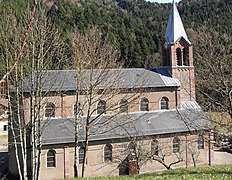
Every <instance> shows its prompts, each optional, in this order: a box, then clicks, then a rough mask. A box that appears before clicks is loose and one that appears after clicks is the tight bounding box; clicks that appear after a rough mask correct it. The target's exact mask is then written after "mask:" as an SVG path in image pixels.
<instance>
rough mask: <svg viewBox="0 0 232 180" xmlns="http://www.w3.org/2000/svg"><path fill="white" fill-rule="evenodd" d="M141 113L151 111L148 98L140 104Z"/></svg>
mask: <svg viewBox="0 0 232 180" xmlns="http://www.w3.org/2000/svg"><path fill="white" fill-rule="evenodd" d="M140 111H149V101H148V99H147V98H143V99H142V100H141V102H140Z"/></svg>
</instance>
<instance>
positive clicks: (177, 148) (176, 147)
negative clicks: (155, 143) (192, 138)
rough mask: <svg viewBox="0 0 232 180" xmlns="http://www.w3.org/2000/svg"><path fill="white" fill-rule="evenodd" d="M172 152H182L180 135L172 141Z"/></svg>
mask: <svg viewBox="0 0 232 180" xmlns="http://www.w3.org/2000/svg"><path fill="white" fill-rule="evenodd" d="M172 152H173V153H178V152H180V139H179V138H178V137H175V138H174V139H173V141H172Z"/></svg>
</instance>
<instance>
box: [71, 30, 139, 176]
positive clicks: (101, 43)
mask: <svg viewBox="0 0 232 180" xmlns="http://www.w3.org/2000/svg"><path fill="white" fill-rule="evenodd" d="M71 42H72V49H73V54H74V59H73V66H74V68H75V69H76V104H75V108H76V110H75V111H76V113H75V157H74V176H77V175H78V173H77V148H78V137H77V136H78V130H79V126H83V127H84V129H85V131H84V132H85V136H84V137H85V140H84V142H83V149H84V157H83V159H84V160H83V164H82V172H81V176H82V177H84V172H85V162H86V154H87V151H88V145H89V138H90V137H91V134H93V130H92V129H93V127H94V126H95V123H97V122H98V121H99V120H100V119H101V117H102V116H103V115H104V114H105V113H106V112H107V113H109V114H111V115H112V116H111V117H110V119H111V121H112V119H113V118H114V117H115V116H116V115H117V114H118V113H121V112H127V111H128V105H129V104H131V103H132V102H133V101H134V100H135V99H136V98H138V97H139V93H138V94H135V93H127V92H126V91H127V90H125V87H123V79H124V78H125V74H124V73H125V72H124V71H122V65H121V64H119V63H118V62H117V61H118V57H119V54H118V51H117V49H116V48H115V47H114V46H113V45H111V43H110V42H109V40H108V38H107V37H104V36H103V35H102V34H101V32H100V31H99V30H98V29H97V28H92V29H90V30H88V32H86V34H85V35H81V34H80V33H79V32H77V31H76V32H74V33H73V34H72V36H71ZM120 83H122V84H120ZM123 92H124V93H123ZM119 97H120V99H121V100H122V101H121V104H120V103H119V102H118V101H119V100H118V98H119ZM119 109H121V111H120V110H119ZM83 114H84V115H85V118H84V121H83V120H82V121H81V120H80V118H82V115H83ZM82 119H83V118H82ZM80 122H84V124H82V125H80ZM108 122H109V120H105V121H104V122H102V120H101V123H102V124H105V125H106V124H107V123H108ZM95 133H96V132H95Z"/></svg>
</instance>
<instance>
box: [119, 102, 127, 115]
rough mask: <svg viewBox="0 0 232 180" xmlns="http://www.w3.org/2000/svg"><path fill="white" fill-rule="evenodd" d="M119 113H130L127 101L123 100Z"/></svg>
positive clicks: (120, 103)
mask: <svg viewBox="0 0 232 180" xmlns="http://www.w3.org/2000/svg"><path fill="white" fill-rule="evenodd" d="M119 111H120V112H121V113H125V112H128V102H127V100H125V99H122V100H121V101H120V102H119Z"/></svg>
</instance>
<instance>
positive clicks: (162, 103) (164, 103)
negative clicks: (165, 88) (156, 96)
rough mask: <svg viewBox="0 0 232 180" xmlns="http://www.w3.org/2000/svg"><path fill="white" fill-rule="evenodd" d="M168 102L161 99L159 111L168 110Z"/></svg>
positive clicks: (165, 99) (164, 98) (166, 99)
mask: <svg viewBox="0 0 232 180" xmlns="http://www.w3.org/2000/svg"><path fill="white" fill-rule="evenodd" d="M168 102H169V100H168V98H167V97H162V99H161V100H160V108H161V110H163V109H169V107H168Z"/></svg>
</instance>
